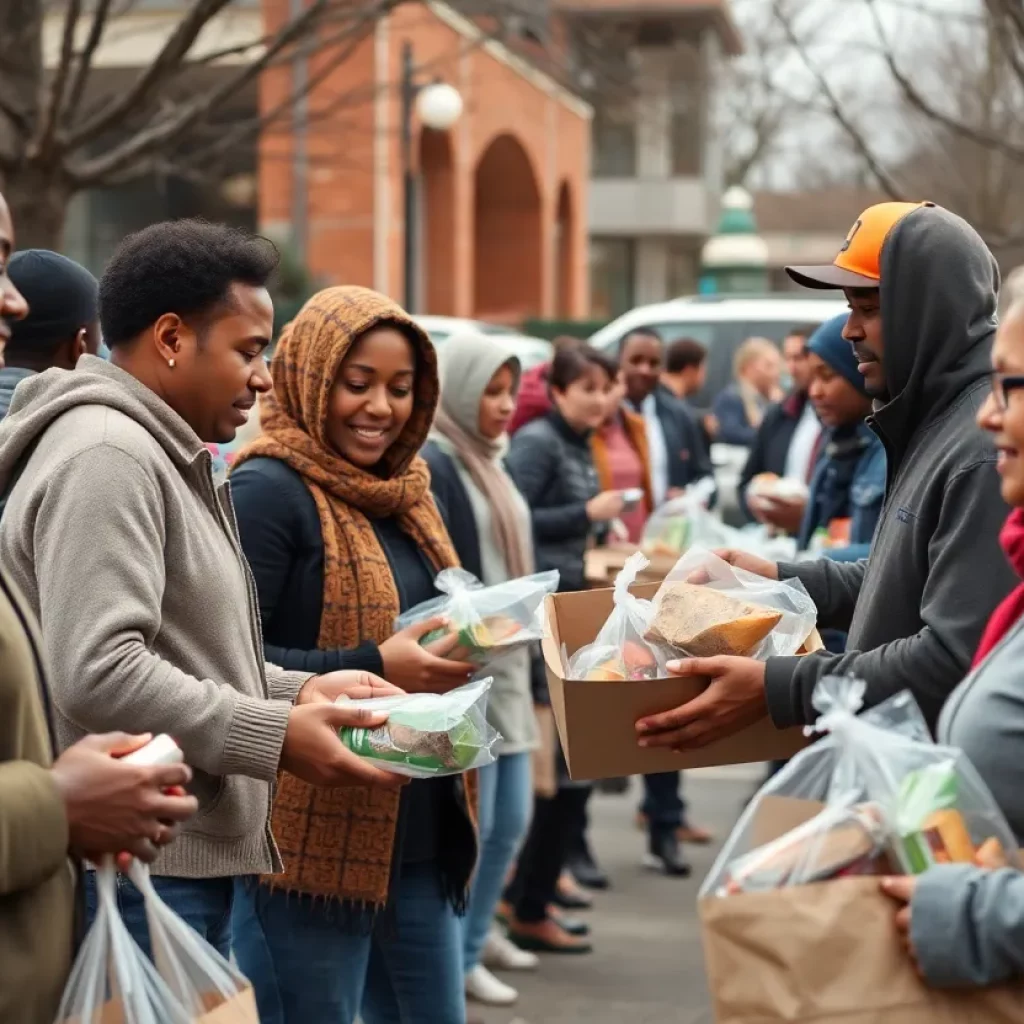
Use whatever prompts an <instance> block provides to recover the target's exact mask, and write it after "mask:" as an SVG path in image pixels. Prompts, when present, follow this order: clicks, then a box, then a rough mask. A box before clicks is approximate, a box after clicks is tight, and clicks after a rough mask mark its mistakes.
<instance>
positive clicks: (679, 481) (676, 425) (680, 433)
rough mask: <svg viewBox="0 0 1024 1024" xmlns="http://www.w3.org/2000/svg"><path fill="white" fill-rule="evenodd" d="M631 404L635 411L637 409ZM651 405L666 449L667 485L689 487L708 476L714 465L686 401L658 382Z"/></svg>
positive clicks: (712, 471) (711, 472)
mask: <svg viewBox="0 0 1024 1024" xmlns="http://www.w3.org/2000/svg"><path fill="white" fill-rule="evenodd" d="M633 408H634V411H635V412H637V413H638V414H639V413H640V412H641V410H640V409H638V408H636V407H635V406H634V407H633ZM654 408H655V410H656V412H657V414H658V422H659V423H660V424H661V430H662V433H663V434H664V435H665V448H666V450H667V451H668V486H669V487H670V488H672V487H679V488H683V487H689V486H690V484H692V483H695V482H696V481H697V480H700V479H701V478H702V477H705V476H711V475H712V474H713V473H714V469H713V467H712V465H711V455H710V452H709V450H708V447H707V445H706V444H705V443H704V436H703V434H702V433H701V428H700V425H699V424H698V423H697V420H696V419H695V417H694V415H693V413H692V412H691V411H690V410H689V408H688V407H687V406H686V403H685V402H683V401H682V400H681V399H679V398H677V397H676V396H675V395H674V394H672V392H671V391H669V389H668V388H666V387H665V386H664V385H659V386H658V389H657V390H656V391H655V392H654Z"/></svg>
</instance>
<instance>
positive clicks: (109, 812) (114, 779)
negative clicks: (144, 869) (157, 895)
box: [51, 732, 199, 863]
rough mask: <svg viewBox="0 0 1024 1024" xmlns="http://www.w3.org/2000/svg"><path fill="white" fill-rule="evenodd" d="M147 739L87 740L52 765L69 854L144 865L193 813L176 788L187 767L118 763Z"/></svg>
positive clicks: (194, 805) (191, 801) (190, 799)
mask: <svg viewBox="0 0 1024 1024" xmlns="http://www.w3.org/2000/svg"><path fill="white" fill-rule="evenodd" d="M151 739H152V736H150V735H145V736H129V735H127V734H126V733H123V732H116V733H109V734H107V735H103V736H87V737H86V738H85V739H84V740H81V741H79V742H78V743H76V744H74V746H71V747H68V749H67V750H66V751H64V753H63V754H61V756H60V757H59V758H57V760H56V761H55V762H54V765H53V768H52V769H51V773H52V775H53V780H54V782H55V783H56V784H57V789H58V790H59V791H60V794H61V796H62V797H63V798H64V804H65V806H66V807H67V816H68V831H69V835H70V847H71V851H72V853H75V854H77V855H78V856H81V857H86V858H88V859H89V860H97V859H99V858H100V857H102V856H103V855H104V854H108V853H110V854H120V853H123V852H127V853H130V854H131V855H132V856H134V857H138V859H139V860H141V861H144V862H146V863H150V862H151V861H153V860H154V859H155V857H156V855H157V847H160V846H163V845H165V844H166V843H169V842H170V841H171V840H172V839H173V838H174V836H175V835H176V833H177V825H178V823H179V822H182V821H185V820H186V819H187V818H190V817H192V815H193V814H195V813H196V811H197V810H198V808H199V804H198V801H197V800H196V798H195V797H194V796H186V795H185V793H184V790H182V789H181V788H180V787H182V786H185V785H186V784H187V783H188V782H189V780H190V779H191V778H192V770H191V769H190V768H189V767H188V765H185V764H168V765H139V764H126V763H125V762H123V761H119V760H118V758H120V757H123V756H124V755H125V754H130V753H132V752H133V751H135V750H138V749H139V748H140V747H144V746H145V745H146V744H147V743H148V742H149V741H150V740H151ZM165 791H166V792H165Z"/></svg>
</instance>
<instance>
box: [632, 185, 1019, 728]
mask: <svg viewBox="0 0 1024 1024" xmlns="http://www.w3.org/2000/svg"><path fill="white" fill-rule="evenodd" d="M791 273H793V274H794V275H795V276H796V278H797V280H798V281H801V282H804V283H808V284H812V285H814V284H815V283H817V285H816V286H823V285H822V282H826V281H827V282H831V284H829V285H828V286H829V287H834V286H835V285H842V286H843V287H844V288H845V291H846V295H847V298H848V299H849V302H850V305H851V312H850V317H849V320H848V322H847V325H846V327H845V329H844V331H843V336H844V337H845V338H846V340H847V341H849V342H851V343H852V344H853V347H854V351H855V352H856V353H857V358H858V359H859V360H860V362H859V364H858V370H859V372H860V373H861V374H862V375H863V376H864V378H865V381H866V383H867V387H868V391H869V393H870V394H871V395H872V397H873V398H874V403H875V404H874V415H873V416H872V418H871V422H870V426H871V428H872V430H874V431H875V432H876V433H877V434H878V436H879V437H880V439H881V440H882V443H883V444H884V445H885V449H886V457H887V482H886V499H885V505H884V508H883V511H882V515H881V518H880V520H879V525H878V529H877V530H876V532H875V535H874V538H873V541H872V547H871V554H870V555H869V557H868V558H867V559H863V560H861V561H858V562H851V563H839V562H833V561H830V560H829V559H818V560H815V561H811V562H799V563H796V564H793V563H786V562H780V563H772V562H768V561H766V560H764V559H760V558H756V557H752V556H750V555H746V554H743V553H740V552H736V551H731V552H728V553H727V555H726V557H727V558H728V560H729V561H730V562H732V563H733V564H735V565H737V566H740V567H742V568H745V569H748V570H749V571H752V572H755V573H759V574H761V575H763V576H766V577H768V578H780V579H789V578H796V579H799V580H801V581H802V582H803V584H804V586H805V587H806V588H807V591H808V593H809V594H810V595H811V598H812V599H813V600H814V603H815V605H816V606H817V609H818V626H819V628H833V629H839V630H843V631H846V632H848V634H849V638H848V642H847V651H846V653H845V654H842V655H836V654H822V653H819V654H814V655H811V656H810V657H806V658H771V659H769V660H768V662H767V663H766V664H762V663H760V662H756V661H753V660H751V659H747V658H711V659H696V660H691V661H688V662H685V663H683V664H681V665H680V666H678V671H680V672H682V673H693V674H698V675H701V676H708V677H710V679H711V684H710V685H709V686H708V688H707V689H706V690H705V691H704V693H702V694H701V696H700V697H698V698H697V699H696V700H694V701H692V702H690V703H689V704H687V705H685V706H683V707H680V708H677V709H675V710H674V711H670V712H667V713H666V714H664V715H659V716H652V717H651V718H650V719H648V720H646V721H643V722H641V723H639V725H638V728H639V729H641V730H642V731H644V732H647V733H648V734H649V735H648V739H649V742H651V743H655V744H659V745H665V746H670V747H671V746H686V747H690V746H694V745H701V744H705V743H710V742H712V741H713V740H716V739H719V738H721V737H722V736H726V735H730V734H732V733H734V732H736V731H738V730H739V729H741V728H743V727H744V726H747V725H750V724H751V723H752V722H755V721H758V720H760V719H762V718H764V717H765V716H766V715H770V717H771V719H772V721H773V722H774V723H775V724H776V725H777V726H778V727H779V728H785V727H788V726H792V725H797V724H800V723H807V722H808V721H809V720H810V719H811V718H812V717H813V714H814V712H813V707H812V705H811V695H812V693H813V692H814V687H815V685H816V683H817V681H818V680H819V679H820V678H823V677H824V676H826V675H833V674H836V673H852V674H854V675H856V676H857V677H858V678H862V679H864V680H865V681H866V682H867V695H866V703H867V704H868V706H871V705H873V704H877V703H879V702H880V701H882V700H884V699H885V698H886V697H887V696H889V695H890V694H892V693H895V692H899V691H900V690H903V689H907V690H910V692H911V693H913V694H914V697H915V699H916V700H917V702H918V704H919V705H920V707H921V710H922V712H923V713H924V715H925V718H926V719H927V720H928V721H929V723H931V724H932V725H934V723H935V722H936V721H937V719H938V716H939V712H940V710H941V709H942V706H943V704H944V703H945V701H946V699H947V698H948V696H949V694H950V693H951V692H952V690H953V689H954V687H955V686H956V685H957V684H958V683H959V682H960V680H961V679H962V678H963V676H964V674H965V673H966V671H967V669H968V667H969V666H970V662H971V658H972V656H973V654H974V651H975V650H976V648H977V645H978V642H979V640H980V638H981V634H982V630H983V629H984V627H985V623H986V621H987V620H988V617H989V615H990V614H991V613H992V611H993V609H994V608H995V607H996V605H997V604H998V603H999V602H1000V601H1001V600H1002V599H1003V598H1004V597H1005V596H1006V594H1007V593H1008V592H1009V591H1010V590H1011V589H1012V587H1013V585H1014V583H1015V581H1016V578H1015V576H1014V574H1013V572H1012V570H1011V569H1010V567H1009V566H1008V565H1007V563H1006V560H1005V558H1004V557H1003V555H1002V552H1001V551H1000V550H999V544H998V539H997V538H998V534H999V530H1000V528H1001V526H1002V523H1003V521H1004V520H1005V518H1006V504H1005V502H1004V501H1003V498H1002V496H1001V495H1000V493H999V480H998V474H997V472H996V454H995V452H994V451H993V450H992V446H991V443H990V442H989V440H988V439H987V438H986V437H985V436H984V434H983V432H982V431H981V430H980V429H979V428H978V426H977V424H976V423H975V416H976V410H977V409H978V408H979V407H980V406H981V404H982V402H984V401H985V399H986V396H987V395H988V392H989V390H990V387H989V378H990V375H991V343H992V338H993V335H994V333H995V308H996V287H997V285H998V280H999V273H998V269H997V267H996V262H995V259H994V258H993V256H992V254H991V252H989V250H988V248H987V247H986V245H985V243H984V242H983V241H982V239H981V238H980V236H979V235H978V234H977V232H976V231H974V229H973V228H971V227H970V225H968V224H967V223H966V222H965V221H963V220H962V219H961V218H959V217H957V216H955V215H954V214H952V213H949V212H948V211H946V210H943V209H940V208H938V207H936V206H933V205H931V204H928V203H919V204H915V203H882V204H880V205H878V206H874V207H871V208H870V209H868V210H866V211H865V212H864V214H863V215H862V216H861V218H860V219H859V220H858V221H857V225H856V226H855V227H854V229H853V230H852V231H851V234H850V240H849V243H848V244H847V245H844V246H843V250H842V252H840V253H839V255H838V256H837V257H836V261H835V264H834V265H830V266H827V267H814V268H794V269H793V270H792V271H791Z"/></svg>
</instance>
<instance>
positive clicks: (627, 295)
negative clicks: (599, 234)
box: [590, 238, 636, 320]
mask: <svg viewBox="0 0 1024 1024" xmlns="http://www.w3.org/2000/svg"><path fill="white" fill-rule="evenodd" d="M635 277H636V243H635V242H634V241H633V239H631V238H592V239H591V240H590V307H591V313H592V316H593V318H594V319H595V320H612V319H614V318H615V317H617V316H619V315H620V314H621V313H625V312H627V311H628V310H630V309H632V308H633V307H634V306H635V305H636V299H635V295H636V292H635V283H634V282H635Z"/></svg>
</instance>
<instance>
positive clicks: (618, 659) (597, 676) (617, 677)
mask: <svg viewBox="0 0 1024 1024" xmlns="http://www.w3.org/2000/svg"><path fill="white" fill-rule="evenodd" d="M605 653H606V656H605V657H604V658H603V660H600V661H598V662H597V664H595V665H593V666H592V667H590V668H588V669H587V670H586V674H585V675H584V677H583V678H584V679H590V680H593V681H595V682H597V681H601V682H626V681H627V680H632V681H636V680H641V679H657V678H658V674H659V668H658V659H657V657H656V655H655V653H654V652H653V651H652V650H651V649H650V648H649V647H647V646H646V645H645V644H642V643H637V641H635V640H627V641H626V642H625V643H624V644H623V645H622V649H621V650H614V649H608V651H607V652H605ZM599 657H600V655H599Z"/></svg>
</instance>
